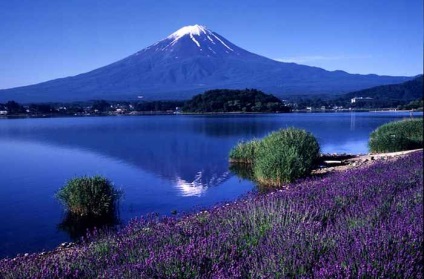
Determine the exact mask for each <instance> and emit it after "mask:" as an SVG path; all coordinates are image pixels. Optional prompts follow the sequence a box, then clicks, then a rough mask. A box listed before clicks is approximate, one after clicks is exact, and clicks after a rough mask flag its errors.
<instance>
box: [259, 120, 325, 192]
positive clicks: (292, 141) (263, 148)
mask: <svg viewBox="0 0 424 279" xmlns="http://www.w3.org/2000/svg"><path fill="white" fill-rule="evenodd" d="M319 150H320V147H319V144H318V141H317V140H316V138H315V137H314V136H313V135H312V134H311V133H309V132H306V131H305V130H301V129H296V128H288V129H283V130H279V131H277V132H273V133H271V134H269V135H268V136H267V137H265V138H264V139H263V140H262V141H261V144H259V145H258V146H257V148H256V151H255V160H254V164H253V173H254V177H255V179H256V180H257V181H258V182H259V183H260V184H262V185H271V186H279V185H281V184H284V183H289V182H292V181H294V180H296V179H298V178H301V177H305V176H307V175H309V174H310V172H311V171H312V168H313V166H314V164H315V162H316V160H317V159H318V157H319Z"/></svg>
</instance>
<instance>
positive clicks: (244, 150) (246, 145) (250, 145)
mask: <svg viewBox="0 0 424 279" xmlns="http://www.w3.org/2000/svg"><path fill="white" fill-rule="evenodd" d="M258 145H259V141H258V140H251V141H248V142H244V141H241V142H239V143H238V144H237V145H236V146H235V147H233V149H231V151H230V162H238V163H247V164H251V163H253V160H254V157H255V150H256V149H257V147H258Z"/></svg>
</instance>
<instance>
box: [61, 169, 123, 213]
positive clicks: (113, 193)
mask: <svg viewBox="0 0 424 279" xmlns="http://www.w3.org/2000/svg"><path fill="white" fill-rule="evenodd" d="M120 196H121V192H120V191H118V190H116V189H115V188H114V187H113V185H112V183H111V182H110V181H109V180H107V179H106V178H104V177H100V176H93V177H80V178H74V179H71V180H69V181H68V182H67V183H66V185H65V186H63V187H62V188H61V189H60V190H59V191H58V192H57V194H56V197H57V198H58V199H59V200H60V201H61V202H62V203H63V204H64V206H65V207H66V208H67V209H68V210H69V212H70V213H72V214H74V215H77V216H90V217H102V216H107V215H110V214H111V213H114V211H115V209H116V204H117V202H118V200H119V198H120Z"/></svg>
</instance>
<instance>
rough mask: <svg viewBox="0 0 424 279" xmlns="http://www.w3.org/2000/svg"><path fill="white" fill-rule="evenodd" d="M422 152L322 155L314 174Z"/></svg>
mask: <svg viewBox="0 0 424 279" xmlns="http://www.w3.org/2000/svg"><path fill="white" fill-rule="evenodd" d="M422 150H423V149H422V148H420V149H414V150H407V151H399V152H391V153H376V154H366V155H348V154H322V155H321V165H320V167H319V168H318V169H315V170H313V171H312V174H313V175H314V174H315V175H320V174H326V173H330V172H334V171H344V170H347V169H352V168H359V167H366V166H369V165H371V164H373V163H375V162H377V161H380V160H397V159H398V158H400V157H402V156H404V155H406V154H410V153H413V152H418V151H422Z"/></svg>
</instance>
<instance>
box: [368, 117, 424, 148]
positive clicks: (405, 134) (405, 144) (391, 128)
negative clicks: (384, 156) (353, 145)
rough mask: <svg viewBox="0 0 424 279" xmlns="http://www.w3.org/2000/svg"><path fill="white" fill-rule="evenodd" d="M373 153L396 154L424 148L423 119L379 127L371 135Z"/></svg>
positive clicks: (369, 144)
mask: <svg viewBox="0 0 424 279" xmlns="http://www.w3.org/2000/svg"><path fill="white" fill-rule="evenodd" d="M368 146H369V149H370V151H371V152H373V153H377V152H396V151H402V150H411V149H417V148H422V147H423V119H422V118H420V119H408V120H402V121H395V122H390V123H387V124H384V125H382V126H380V127H378V128H377V129H376V130H375V131H373V132H372V133H371V135H370V139H369V142H368Z"/></svg>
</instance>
